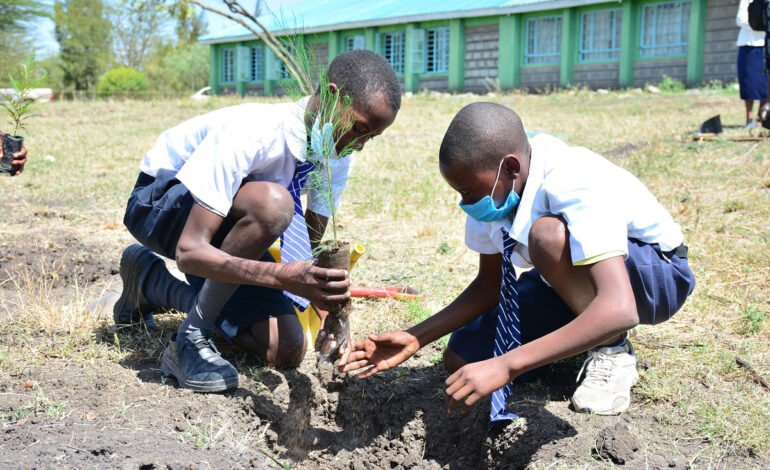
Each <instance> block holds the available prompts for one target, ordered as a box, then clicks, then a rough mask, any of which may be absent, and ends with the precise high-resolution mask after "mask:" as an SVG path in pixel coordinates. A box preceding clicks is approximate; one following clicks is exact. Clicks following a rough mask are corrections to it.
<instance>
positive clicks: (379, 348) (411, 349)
mask: <svg viewBox="0 0 770 470" xmlns="http://www.w3.org/2000/svg"><path fill="white" fill-rule="evenodd" d="M419 349H420V343H419V342H418V341H417V337H416V336H414V335H413V334H411V333H408V332H406V331H389V332H387V333H381V334H379V335H371V336H369V337H368V338H366V339H365V340H363V341H359V342H358V343H356V344H355V345H354V346H353V349H352V352H351V353H350V354H349V355H348V357H347V360H345V358H343V360H342V361H340V363H339V368H340V371H341V372H351V371H356V370H359V369H362V368H364V367H368V366H372V367H371V368H370V369H368V370H365V371H363V372H361V373H360V374H358V375H357V377H358V378H359V379H365V378H367V377H371V376H372V375H374V374H376V373H378V372H382V371H385V370H388V369H390V368H393V367H396V366H397V365H399V364H401V363H402V362H404V361H406V360H407V359H409V358H410V357H412V356H413V355H414V353H416V352H417V351H418V350H419Z"/></svg>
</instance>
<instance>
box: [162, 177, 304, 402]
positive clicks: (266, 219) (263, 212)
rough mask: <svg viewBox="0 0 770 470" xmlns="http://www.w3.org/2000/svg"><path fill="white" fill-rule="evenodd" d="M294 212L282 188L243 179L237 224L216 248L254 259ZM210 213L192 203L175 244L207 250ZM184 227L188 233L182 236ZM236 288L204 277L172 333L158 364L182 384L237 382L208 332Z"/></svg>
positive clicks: (215, 386) (221, 386) (202, 388)
mask: <svg viewBox="0 0 770 470" xmlns="http://www.w3.org/2000/svg"><path fill="white" fill-rule="evenodd" d="M293 214H294V201H293V200H292V198H291V196H290V195H289V193H288V191H286V189H285V188H283V187H281V186H279V185H276V184H273V183H266V182H250V183H246V184H244V185H243V186H242V187H241V188H240V190H239V191H238V193H237V194H236V196H235V199H234V200H233V205H232V208H231V211H230V217H231V218H233V219H234V220H235V224H234V226H233V227H232V229H231V230H230V231H229V232H228V233H227V235H226V236H225V238H224V240H223V242H222V244H221V246H220V250H222V251H224V252H225V253H227V254H229V255H232V256H236V257H239V258H245V259H258V258H259V257H261V256H262V254H263V253H264V252H265V251H266V250H267V249H268V247H269V246H270V245H271V244H272V243H273V242H274V241H275V240H276V239H277V238H278V237H279V236H280V235H281V233H282V232H283V231H284V230H285V229H286V227H287V226H288V225H289V223H290V221H291V218H292V216H293ZM210 217H212V214H211V213H209V212H208V210H207V209H204V208H203V207H201V206H199V205H197V204H195V205H194V206H193V208H192V210H191V211H190V216H189V218H188V220H187V224H186V226H185V230H184V231H183V233H182V237H181V238H180V243H179V246H180V247H182V246H183V244H189V246H193V247H194V246H196V244H198V245H200V246H201V249H202V250H203V249H206V250H210V249H211V247H210V246H209V245H208V243H209V242H210V240H211V237H213V236H214V234H211V233H208V232H207V230H206V228H205V227H207V226H208V225H207V223H208V221H207V218H210ZM188 231H189V232H188ZM188 233H190V234H192V235H190V236H189V238H188V239H185V237H186V234H188ZM202 237H203V238H206V240H203V238H202ZM183 240H184V241H183ZM189 246H186V248H188V249H189ZM237 288H238V285H236V284H228V283H224V282H219V281H213V280H211V279H207V280H206V281H205V283H204V284H203V287H202V288H201V290H200V292H199V293H198V296H197V298H196V302H195V305H194V307H193V308H192V309H191V310H192V311H190V312H188V315H187V318H186V320H185V321H184V323H182V325H181V326H180V327H179V330H178V332H177V335H176V339H175V340H174V341H172V342H171V344H170V346H169V347H168V348H167V349H166V350H165V351H164V353H163V359H162V363H161V370H162V371H163V373H164V374H165V375H173V376H174V377H176V379H177V381H178V382H179V384H180V386H182V387H185V388H191V389H193V390H195V391H199V392H215V391H222V390H227V389H230V388H233V387H236V386H237V385H238V373H237V371H236V370H235V368H233V366H232V365H231V364H230V363H229V362H227V361H225V360H224V359H223V358H222V357H221V356H220V355H219V354H218V351H217V350H216V348H215V347H214V346H213V343H212V342H211V340H210V339H209V333H207V330H212V329H213V328H214V327H215V325H216V320H217V317H218V316H219V315H220V312H221V310H222V308H223V307H224V305H225V304H226V303H227V301H228V300H229V299H230V297H231V296H232V294H233V293H234V292H235V290H236V289H237Z"/></svg>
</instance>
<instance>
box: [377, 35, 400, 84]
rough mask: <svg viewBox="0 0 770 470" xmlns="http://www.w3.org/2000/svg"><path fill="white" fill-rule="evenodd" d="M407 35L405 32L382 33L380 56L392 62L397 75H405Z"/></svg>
mask: <svg viewBox="0 0 770 470" xmlns="http://www.w3.org/2000/svg"><path fill="white" fill-rule="evenodd" d="M405 53H406V35H405V34H404V32H403V31H397V32H392V33H380V54H382V56H383V57H385V59H387V60H388V62H390V65H391V67H393V70H395V71H396V73H399V74H401V73H404V55H405Z"/></svg>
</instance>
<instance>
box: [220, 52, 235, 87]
mask: <svg viewBox="0 0 770 470" xmlns="http://www.w3.org/2000/svg"><path fill="white" fill-rule="evenodd" d="M234 81H235V48H228V49H222V83H232V82H234Z"/></svg>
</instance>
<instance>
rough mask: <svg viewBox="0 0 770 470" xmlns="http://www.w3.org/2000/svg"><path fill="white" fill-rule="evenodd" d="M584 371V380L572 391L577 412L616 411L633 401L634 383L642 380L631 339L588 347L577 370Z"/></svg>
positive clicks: (620, 411)
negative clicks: (616, 344)
mask: <svg viewBox="0 0 770 470" xmlns="http://www.w3.org/2000/svg"><path fill="white" fill-rule="evenodd" d="M583 371H585V378H584V379H583V383H581V384H580V386H579V387H578V388H577V390H575V393H574V394H573V395H572V406H573V407H574V409H575V411H577V412H578V413H595V414H598V415H617V414H620V413H622V412H624V411H626V410H627V409H628V406H629V405H630V404H631V387H632V386H633V385H634V384H636V382H637V380H639V374H637V372H636V355H635V354H634V348H633V347H632V346H631V342H629V341H628V340H626V342H625V344H623V345H622V346H608V347H602V348H598V349H594V350H592V351H588V358H587V359H586V360H585V362H584V363H583V367H581V368H580V372H578V378H577V380H578V381H579V380H580V376H581V375H582V374H583Z"/></svg>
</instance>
